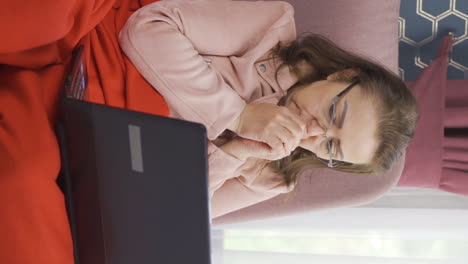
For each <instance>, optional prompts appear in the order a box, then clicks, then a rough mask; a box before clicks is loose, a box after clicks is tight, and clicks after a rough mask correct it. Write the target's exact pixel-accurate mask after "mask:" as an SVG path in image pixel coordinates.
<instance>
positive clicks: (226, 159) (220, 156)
mask: <svg viewBox="0 0 468 264" xmlns="http://www.w3.org/2000/svg"><path fill="white" fill-rule="evenodd" d="M243 163H244V161H242V160H239V159H237V158H235V157H233V156H231V155H229V154H227V153H225V152H224V151H222V150H221V149H220V148H218V147H216V146H215V145H214V144H213V143H211V142H210V143H208V178H209V186H208V190H209V195H210V198H211V197H212V196H213V193H214V192H215V191H216V190H217V189H219V188H220V187H221V186H222V185H223V184H224V182H225V181H226V180H227V179H230V178H233V177H235V176H237V175H235V174H234V173H235V171H236V169H237V168H239V167H240V166H241V165H242V164H243Z"/></svg>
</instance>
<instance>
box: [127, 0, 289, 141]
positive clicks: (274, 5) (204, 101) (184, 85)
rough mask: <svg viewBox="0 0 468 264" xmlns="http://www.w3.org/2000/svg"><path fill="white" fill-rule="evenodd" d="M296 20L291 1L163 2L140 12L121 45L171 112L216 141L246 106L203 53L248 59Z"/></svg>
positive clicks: (129, 22) (199, 0) (171, 0)
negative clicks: (269, 34) (198, 125)
mask: <svg viewBox="0 0 468 264" xmlns="http://www.w3.org/2000/svg"><path fill="white" fill-rule="evenodd" d="M292 20H293V10H292V7H291V6H290V5H289V4H288V3H286V2H266V3H265V2H238V1H203V0H198V1H190V0H170V1H159V2H155V3H153V4H150V5H147V6H145V7H144V8H141V9H140V10H138V11H137V12H135V13H134V14H133V15H132V17H130V19H129V20H128V21H127V23H126V25H125V26H124V28H123V29H122V31H121V32H120V36H119V38H120V39H119V40H120V45H121V48H122V50H123V51H124V52H125V53H126V55H127V56H128V57H129V59H130V60H131V61H132V62H133V64H134V65H135V67H136V68H137V69H138V70H139V72H140V73H141V74H142V75H143V76H144V78H145V79H146V80H147V81H148V82H149V83H151V85H152V86H153V87H154V88H155V89H156V90H157V91H158V92H159V93H161V95H162V96H163V97H164V99H165V100H166V101H167V103H168V105H169V106H170V107H171V109H173V110H174V111H175V112H177V114H178V115H180V116H181V117H182V118H183V119H185V120H190V121H193V122H198V123H201V124H203V125H205V127H206V128H207V132H208V138H209V139H210V140H214V139H216V138H217V137H218V136H219V135H220V134H221V133H222V132H223V131H224V130H225V129H226V128H227V127H228V126H229V124H230V123H232V121H234V119H236V118H237V117H238V116H239V114H240V113H241V112H242V110H243V109H244V107H245V105H246V102H245V101H244V100H243V99H242V98H241V97H240V96H239V95H238V94H237V92H236V91H235V90H234V89H232V87H230V86H229V85H228V84H227V83H226V82H225V81H224V80H223V78H222V76H221V74H219V73H218V72H216V70H214V69H213V68H211V67H210V65H208V64H207V63H206V62H205V61H204V60H203V57H202V56H201V55H200V54H205V55H215V56H243V55H245V54H248V52H249V51H251V49H252V48H254V47H255V46H256V45H257V44H258V43H259V42H260V41H263V40H264V38H265V35H267V32H269V30H271V29H275V28H278V27H282V26H283V25H286V24H289V23H291V21H292ZM276 41H278V40H276Z"/></svg>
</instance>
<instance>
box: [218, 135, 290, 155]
mask: <svg viewBox="0 0 468 264" xmlns="http://www.w3.org/2000/svg"><path fill="white" fill-rule="evenodd" d="M297 146H298V144H297V145H295V146H293V147H291V148H290V149H286V148H284V147H283V146H281V147H280V148H277V149H272V148H271V147H270V146H268V145H267V144H265V143H263V142H259V141H255V140H250V139H246V138H241V137H236V138H234V139H232V140H231V141H229V142H227V143H226V144H224V145H222V146H221V147H220V148H221V149H222V150H223V151H224V152H226V153H228V154H230V155H231V156H234V157H236V158H237V159H240V160H244V161H245V160H246V159H248V158H251V157H255V158H259V159H265V160H278V159H281V158H284V157H286V156H288V155H289V154H291V152H292V151H293V150H294V149H295V148H296V147H297Z"/></svg>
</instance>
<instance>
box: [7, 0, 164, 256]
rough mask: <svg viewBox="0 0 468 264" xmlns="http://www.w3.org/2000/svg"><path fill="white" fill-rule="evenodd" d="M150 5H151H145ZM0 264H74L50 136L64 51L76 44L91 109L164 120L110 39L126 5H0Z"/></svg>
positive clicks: (62, 0) (108, 1) (160, 105)
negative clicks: (82, 51) (97, 105)
mask: <svg viewBox="0 0 468 264" xmlns="http://www.w3.org/2000/svg"><path fill="white" fill-rule="evenodd" d="M150 2H151V1H150ZM1 6H2V8H0V25H2V26H1V27H0V35H1V36H3V38H2V41H1V42H0V201H2V206H1V208H0V236H1V239H0V263H8V264H12V263H21V264H24V263H37V264H42V263H44V264H45V263H47V264H54V263H60V264H66V263H73V252H72V243H71V237H70V231H69V227H68V223H67V218H66V211H65V204H64V200H63V195H62V193H61V191H60V190H59V188H58V187H57V185H56V183H55V180H56V177H57V175H58V172H59V169H60V160H59V150H58V146H57V141H56V138H55V134H54V131H53V128H54V125H55V120H56V114H57V108H56V107H57V99H58V92H59V90H60V88H61V86H62V83H63V80H64V74H65V71H66V68H67V65H68V63H69V61H70V57H71V51H72V50H73V48H74V47H75V45H76V44H77V43H78V41H79V40H80V39H81V38H83V37H85V39H84V42H85V43H86V45H87V46H88V49H87V50H88V51H89V53H88V54H87V61H88V71H89V75H90V80H89V86H90V88H89V89H90V90H89V93H88V97H89V99H90V100H92V101H94V102H103V103H107V104H109V105H113V106H119V107H127V108H130V109H135V110H141V111H145V112H149V113H153V114H159V115H166V116H167V115H168V108H167V105H166V104H165V102H164V100H163V99H162V97H161V96H159V94H157V93H156V92H155V91H154V90H153V89H152V88H151V87H150V86H149V84H148V83H146V81H145V80H143V78H142V77H140V75H139V74H138V73H137V71H136V70H135V69H134V68H133V67H132V65H131V64H130V63H129V62H128V60H126V59H125V58H124V57H123V56H122V54H121V52H120V50H119V48H118V45H117V38H116V36H117V34H118V30H119V29H120V27H121V26H122V25H123V23H124V22H125V20H126V19H127V17H128V16H129V15H130V14H131V13H132V11H133V10H135V9H137V8H138V7H140V3H139V2H138V1H137V0H135V1H133V0H124V1H118V2H117V3H116V2H115V1H113V0H86V1H84V0H83V1H80V0H42V1H24V0H15V1H6V0H5V1H2V3H1Z"/></svg>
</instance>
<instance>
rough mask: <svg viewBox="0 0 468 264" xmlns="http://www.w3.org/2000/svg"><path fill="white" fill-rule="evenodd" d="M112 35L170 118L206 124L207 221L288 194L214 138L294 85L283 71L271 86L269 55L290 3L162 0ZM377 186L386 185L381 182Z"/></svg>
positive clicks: (288, 31)
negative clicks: (250, 105)
mask: <svg viewBox="0 0 468 264" xmlns="http://www.w3.org/2000/svg"><path fill="white" fill-rule="evenodd" d="M119 38H120V45H121V48H122V50H123V51H124V52H125V53H126V55H127V56H128V57H129V59H130V60H131V61H132V62H133V63H134V65H135V67H136V68H137V69H138V70H139V71H140V72H141V74H142V75H143V76H144V78H145V79H146V80H147V81H148V82H149V83H151V84H152V86H153V87H154V88H155V89H156V90H157V91H158V92H159V93H160V94H161V95H162V96H163V97H164V98H165V100H166V101H167V103H168V105H169V108H170V112H171V114H170V116H171V117H174V118H180V119H184V120H190V121H194V122H198V123H201V124H203V125H205V126H206V128H207V132H208V138H209V139H210V140H211V142H210V143H209V146H208V154H209V156H208V162H209V193H210V197H211V214H212V215H211V217H212V218H215V217H217V216H220V215H224V214H226V213H229V212H232V211H235V210H237V209H240V208H243V207H247V206H249V205H252V204H256V203H258V202H261V201H264V200H267V199H270V198H272V197H274V196H277V195H279V194H281V193H286V192H289V191H290V189H288V188H287V187H286V186H284V185H283V184H282V183H281V182H279V181H277V180H274V178H275V177H274V176H275V175H274V173H273V172H272V171H271V170H270V169H269V168H265V170H263V172H262V173H261V174H260V175H259V174H258V170H259V168H260V167H261V165H262V164H263V161H262V160H259V159H255V158H250V159H248V160H247V161H245V162H243V161H241V160H238V159H236V158H234V157H232V156H230V155H228V154H226V153H224V152H223V151H222V150H221V149H219V148H218V146H220V144H222V141H223V140H222V139H221V138H222V137H219V136H220V135H221V136H222V134H223V132H224V131H225V130H226V128H227V127H228V126H229V124H230V123H231V122H232V121H233V120H234V119H235V118H237V116H238V115H239V114H240V113H241V112H242V110H243V109H244V107H245V105H246V104H247V103H260V102H264V103H272V104H276V103H277V102H278V101H279V99H280V98H281V97H282V96H283V95H284V94H285V91H287V90H288V89H289V88H290V87H291V86H292V85H293V84H294V83H295V82H296V79H295V78H294V76H292V75H291V74H290V73H289V70H288V69H287V68H283V70H281V71H280V73H279V85H278V84H277V83H276V81H275V71H276V69H277V68H278V64H279V63H280V61H279V60H278V59H272V58H269V57H268V55H269V54H268V53H269V51H270V50H271V49H272V48H273V47H274V46H275V45H277V44H278V43H279V42H281V43H285V42H289V41H292V40H294V39H295V38H296V29H295V23H294V17H293V8H292V7H291V5H290V4H288V3H286V2H276V1H275V2H240V1H206V0H196V1H192V0H169V1H164V0H163V1H159V2H156V3H153V4H150V5H148V6H145V7H143V8H141V9H140V10H138V11H136V12H135V13H134V14H133V15H132V16H131V17H130V19H129V20H128V22H127V24H126V25H125V26H124V28H123V29H122V31H121V32H120V36H119ZM218 137H219V138H218ZM383 184H385V188H384V189H385V190H386V189H388V182H385V183H383ZM381 187H382V186H375V188H374V189H379V190H380V188H381ZM364 190H365V191H364V192H374V190H366V189H365V188H364ZM379 193H383V191H379ZM354 195H355V196H362V195H363V193H359V192H357V193H355V194H354ZM364 195H365V194H364ZM349 201H353V197H349ZM324 206H325V205H324ZM325 207H326V206H325Z"/></svg>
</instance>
